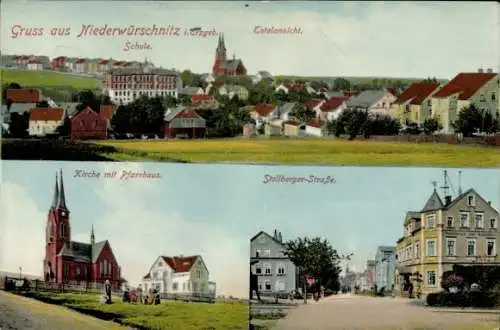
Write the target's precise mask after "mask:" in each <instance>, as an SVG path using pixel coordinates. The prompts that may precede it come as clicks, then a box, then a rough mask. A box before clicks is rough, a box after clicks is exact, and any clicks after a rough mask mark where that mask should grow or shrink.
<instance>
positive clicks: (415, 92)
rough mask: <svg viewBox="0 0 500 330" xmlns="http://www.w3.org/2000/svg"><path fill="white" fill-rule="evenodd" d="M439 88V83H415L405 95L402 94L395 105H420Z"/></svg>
mask: <svg viewBox="0 0 500 330" xmlns="http://www.w3.org/2000/svg"><path fill="white" fill-rule="evenodd" d="M438 88H439V84H438V83H426V82H418V83H413V84H411V85H410V87H408V88H407V89H406V90H405V91H404V92H403V93H401V95H400V96H399V97H398V99H397V100H396V102H395V103H397V104H403V103H406V102H408V101H410V103H411V104H415V105H420V104H422V102H423V101H424V100H425V99H426V98H427V97H428V96H430V95H431V94H432V93H433V92H434V91H435V90H436V89H438Z"/></svg>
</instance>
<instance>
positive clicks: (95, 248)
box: [92, 240, 108, 262]
mask: <svg viewBox="0 0 500 330" xmlns="http://www.w3.org/2000/svg"><path fill="white" fill-rule="evenodd" d="M106 244H108V240H104V241H100V242H96V243H94V244H93V245H92V262H96V261H97V258H99V256H100V255H101V252H102V250H103V249H104V247H105V246H106Z"/></svg>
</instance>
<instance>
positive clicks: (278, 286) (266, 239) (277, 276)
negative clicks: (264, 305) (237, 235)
mask: <svg viewBox="0 0 500 330" xmlns="http://www.w3.org/2000/svg"><path fill="white" fill-rule="evenodd" d="M284 252H285V246H284V244H283V240H282V237H281V233H279V232H277V231H275V233H274V236H271V235H269V234H268V233H266V232H264V231H260V232H259V233H258V234H257V235H255V236H254V237H252V238H251V239H250V253H251V257H250V264H251V265H252V266H251V273H252V274H253V275H256V276H257V286H258V289H259V292H260V293H261V294H263V295H265V294H280V293H290V292H292V291H294V290H296V289H297V287H298V278H299V276H298V274H297V268H296V267H295V265H294V264H293V263H292V261H291V260H290V258H289V257H288V256H286V255H285V253H284Z"/></svg>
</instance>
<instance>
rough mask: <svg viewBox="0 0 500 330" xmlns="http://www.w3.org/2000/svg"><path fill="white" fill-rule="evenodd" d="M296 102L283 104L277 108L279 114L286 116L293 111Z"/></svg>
mask: <svg viewBox="0 0 500 330" xmlns="http://www.w3.org/2000/svg"><path fill="white" fill-rule="evenodd" d="M296 104H297V102H285V103H283V104H281V105H280V106H279V111H280V114H281V115H283V114H286V113H289V112H290V111H292V110H293V108H294V107H295V105H296Z"/></svg>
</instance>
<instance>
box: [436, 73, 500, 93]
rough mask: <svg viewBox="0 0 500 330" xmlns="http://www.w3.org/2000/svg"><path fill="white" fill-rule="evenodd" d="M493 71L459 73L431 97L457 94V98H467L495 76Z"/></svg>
mask: <svg viewBox="0 0 500 330" xmlns="http://www.w3.org/2000/svg"><path fill="white" fill-rule="evenodd" d="M496 76H497V74H496V73H493V72H467V73H459V74H458V75H457V76H456V77H455V78H453V79H452V80H451V81H450V82H448V84H446V85H445V86H443V88H441V89H440V90H439V91H438V92H437V93H436V94H434V95H433V97H438V98H445V97H450V96H452V95H454V94H458V99H459V100H468V99H469V98H471V97H472V96H473V95H474V94H475V93H476V92H477V91H478V90H479V89H480V88H481V87H483V86H484V85H485V84H486V83H487V82H488V81H490V80H491V79H493V78H494V77H496Z"/></svg>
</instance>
